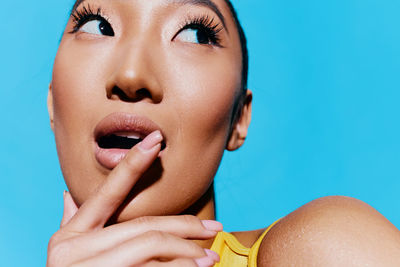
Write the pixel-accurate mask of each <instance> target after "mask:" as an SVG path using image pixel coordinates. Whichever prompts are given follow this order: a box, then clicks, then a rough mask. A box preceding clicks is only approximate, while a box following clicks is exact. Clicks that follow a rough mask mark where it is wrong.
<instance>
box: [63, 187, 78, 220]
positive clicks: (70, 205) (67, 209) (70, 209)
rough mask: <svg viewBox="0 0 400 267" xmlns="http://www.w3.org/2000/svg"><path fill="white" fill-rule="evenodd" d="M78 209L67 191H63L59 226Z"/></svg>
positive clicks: (69, 218)
mask: <svg viewBox="0 0 400 267" xmlns="http://www.w3.org/2000/svg"><path fill="white" fill-rule="evenodd" d="M77 211H78V206H77V205H76V204H75V202H74V200H73V199H72V196H71V194H70V193H69V192H67V191H64V214H63V217H62V220H61V227H63V226H64V225H66V224H67V223H68V222H69V221H70V220H71V218H72V217H74V215H75V213H76V212H77Z"/></svg>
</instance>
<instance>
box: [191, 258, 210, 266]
mask: <svg viewBox="0 0 400 267" xmlns="http://www.w3.org/2000/svg"><path fill="white" fill-rule="evenodd" d="M194 261H195V262H196V264H197V266H199V267H210V266H213V265H214V263H215V262H214V261H213V259H212V258H210V257H208V256H207V257H203V258H199V259H194Z"/></svg>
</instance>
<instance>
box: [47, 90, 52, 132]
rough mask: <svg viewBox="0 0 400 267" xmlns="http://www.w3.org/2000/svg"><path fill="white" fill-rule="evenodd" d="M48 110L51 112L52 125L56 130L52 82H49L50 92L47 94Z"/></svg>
mask: <svg viewBox="0 0 400 267" xmlns="http://www.w3.org/2000/svg"><path fill="white" fill-rule="evenodd" d="M47 111H48V112H49V118H50V127H51V129H52V130H53V131H54V121H53V117H54V112H53V91H52V85H51V83H50V84H49V92H48V94H47Z"/></svg>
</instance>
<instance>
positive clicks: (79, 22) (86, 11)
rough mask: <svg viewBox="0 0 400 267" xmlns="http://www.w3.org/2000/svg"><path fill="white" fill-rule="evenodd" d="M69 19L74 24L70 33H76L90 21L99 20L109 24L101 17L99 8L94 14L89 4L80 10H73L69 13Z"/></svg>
mask: <svg viewBox="0 0 400 267" xmlns="http://www.w3.org/2000/svg"><path fill="white" fill-rule="evenodd" d="M71 17H72V21H73V23H74V28H73V29H72V31H71V32H70V33H76V32H77V31H79V29H80V28H81V27H82V26H83V25H84V24H85V23H86V22H88V21H91V20H101V21H104V22H106V23H107V24H109V25H110V22H109V21H108V20H107V19H106V18H105V17H104V16H103V15H102V12H101V8H97V10H96V12H95V11H94V10H93V9H92V7H91V6H90V5H89V4H88V5H87V6H83V8H82V9H81V10H77V9H75V10H74V11H73V12H72V13H71ZM110 26H111V25H110Z"/></svg>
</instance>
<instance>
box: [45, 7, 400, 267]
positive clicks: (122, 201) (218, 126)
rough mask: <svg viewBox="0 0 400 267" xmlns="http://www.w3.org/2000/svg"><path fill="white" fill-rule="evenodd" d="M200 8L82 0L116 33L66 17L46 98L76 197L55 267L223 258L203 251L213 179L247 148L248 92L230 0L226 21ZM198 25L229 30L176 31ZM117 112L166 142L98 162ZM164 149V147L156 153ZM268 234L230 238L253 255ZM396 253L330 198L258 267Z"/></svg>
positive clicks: (365, 213)
mask: <svg viewBox="0 0 400 267" xmlns="http://www.w3.org/2000/svg"><path fill="white" fill-rule="evenodd" d="M204 2H205V1H172V0H168V1H167V0H152V1H140V0H113V1H107V0H86V1H84V2H83V3H81V5H80V6H78V9H79V8H82V7H83V6H84V5H86V4H90V5H91V6H93V8H94V9H95V10H97V8H99V7H101V9H102V12H103V13H104V16H105V17H107V19H108V21H109V22H110V24H111V25H112V27H113V30H114V32H115V35H114V36H104V35H101V34H95V33H88V32H85V31H82V30H80V31H77V32H75V33H71V31H72V30H73V28H74V25H73V21H72V19H70V20H69V22H68V24H67V27H66V30H65V33H64V35H63V38H62V41H61V44H60V47H59V50H58V53H57V57H56V60H55V63H54V70H53V78H52V82H51V85H50V90H49V97H48V109H49V115H50V123H51V127H52V129H53V130H54V134H55V138H56V144H57V151H58V155H59V159H60V165H61V169H62V172H63V175H64V178H65V181H66V184H67V186H68V188H69V192H68V193H66V194H65V196H64V201H65V205H64V216H63V219H62V223H61V227H60V230H59V231H57V232H56V233H55V234H54V235H53V237H52V238H51V240H50V242H49V247H48V262H47V265H48V266H212V265H213V264H214V263H215V262H216V261H218V260H219V259H218V256H217V255H215V253H212V252H210V251H209V250H205V249H207V248H210V246H211V244H212V242H213V238H214V237H215V235H216V234H217V232H218V231H221V230H222V226H221V225H220V224H219V223H217V222H215V221H213V220H214V219H215V210H214V197H213V196H214V195H213V194H214V192H213V189H212V183H213V179H214V176H215V173H216V171H217V169H218V166H219V163H220V160H221V157H222V154H223V152H224V150H225V149H226V150H235V149H237V148H239V147H240V146H241V145H242V144H243V143H244V140H245V138H246V136H247V129H248V126H249V123H250V120H251V102H252V93H251V91H249V90H247V91H246V92H245V94H242V90H243V89H242V88H241V85H242V83H241V71H242V65H241V49H240V41H239V36H238V33H237V28H236V25H235V23H234V20H233V17H232V14H231V13H230V11H229V9H228V7H227V5H226V3H225V1H224V0H214V1H213V3H214V4H215V6H216V7H217V8H218V9H219V10H220V12H221V14H222V15H223V17H224V18H225V20H224V22H222V21H221V19H220V17H219V16H217V14H216V12H215V10H213V8H210V6H207V5H204V4H202V3H204ZM103 13H102V15H103ZM199 16H202V17H209V18H212V19H213V22H214V23H217V24H218V25H219V26H221V27H222V25H223V27H222V29H221V31H220V33H219V39H220V46H217V45H214V44H198V43H194V42H192V40H191V39H190V38H189V39H188V38H187V35H181V31H180V30H181V29H182V25H184V24H185V22H186V21H187V19H188V18H190V17H199ZM115 89H117V90H115ZM237 106H240V107H241V108H240V109H237V108H236V107H237ZM114 112H125V113H130V114H135V115H141V116H146V117H147V118H149V119H151V120H152V121H154V122H155V123H156V124H157V125H159V126H160V128H161V129H162V133H160V132H153V133H152V134H150V135H148V136H147V137H146V139H145V140H143V141H142V144H140V145H137V146H135V147H133V148H132V149H131V150H130V151H129V153H128V154H127V155H126V157H125V158H124V159H123V160H122V161H121V162H119V164H118V165H117V166H116V167H115V168H111V169H109V168H106V167H104V166H101V164H99V162H97V161H96V158H95V157H94V153H93V151H94V147H95V145H96V142H95V138H94V135H93V131H94V129H95V127H96V125H97V124H98V123H99V121H101V120H102V119H103V118H105V117H106V116H107V115H109V114H111V113H114ZM161 142H165V143H166V145H167V147H166V149H165V150H163V151H162V152H161V153H160V148H161ZM155 175H157V176H158V177H157V179H156V180H155V181H153V182H151V183H148V181H151V180H152V179H153V178H154V176H155ZM259 212H267V211H259ZM262 231H263V230H262V229H260V230H256V231H249V232H237V233H234V235H235V236H236V237H237V238H238V239H239V241H240V242H242V243H243V244H244V245H246V246H248V247H250V246H251V245H252V244H253V243H254V242H255V240H256V239H257V238H258V237H259V235H260V234H261V233H262ZM398 255H400V234H399V232H398V230H397V229H396V228H395V227H394V226H393V225H392V224H391V223H390V222H389V221H387V220H386V219H385V218H383V216H382V215H380V214H379V213H378V212H377V211H375V210H374V209H373V208H371V207H370V206H368V205H367V204H365V203H362V202H360V201H358V200H355V199H351V198H345V197H329V198H322V199H318V200H316V201H313V202H311V203H309V204H306V205H305V206H303V207H301V208H300V209H298V210H296V211H295V212H293V213H291V214H290V215H288V216H286V217H285V218H283V219H282V220H281V221H280V222H279V223H278V224H276V226H275V227H273V228H272V230H271V232H270V233H268V234H267V236H266V238H265V239H264V240H263V242H262V245H261V248H260V252H259V257H258V265H259V266H321V265H322V266H400V262H399V256H398Z"/></svg>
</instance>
